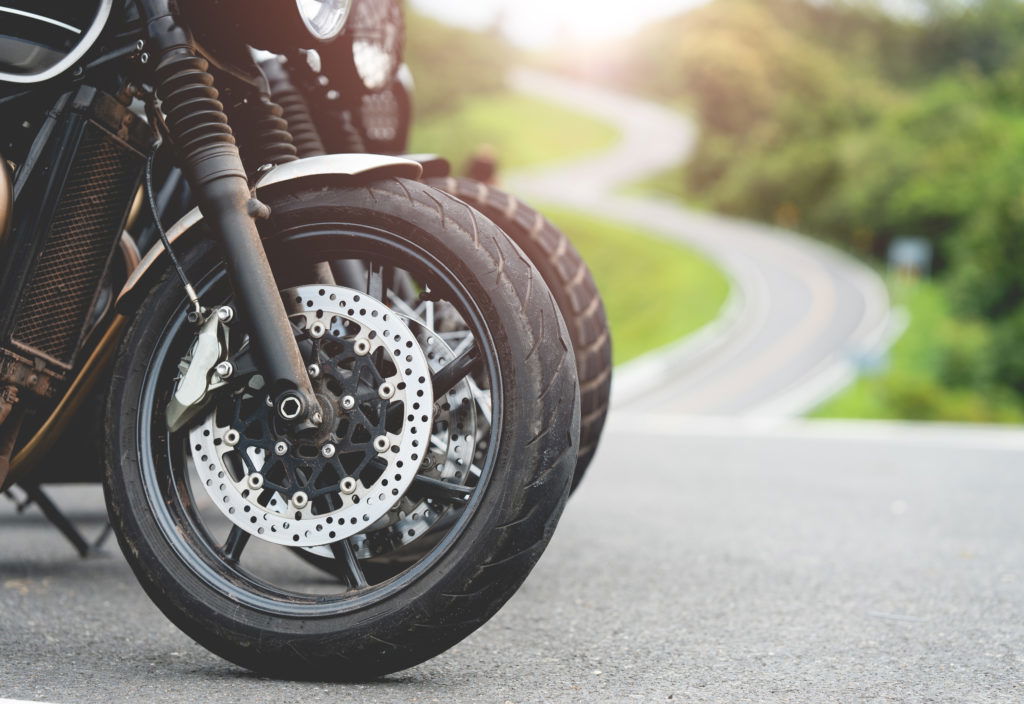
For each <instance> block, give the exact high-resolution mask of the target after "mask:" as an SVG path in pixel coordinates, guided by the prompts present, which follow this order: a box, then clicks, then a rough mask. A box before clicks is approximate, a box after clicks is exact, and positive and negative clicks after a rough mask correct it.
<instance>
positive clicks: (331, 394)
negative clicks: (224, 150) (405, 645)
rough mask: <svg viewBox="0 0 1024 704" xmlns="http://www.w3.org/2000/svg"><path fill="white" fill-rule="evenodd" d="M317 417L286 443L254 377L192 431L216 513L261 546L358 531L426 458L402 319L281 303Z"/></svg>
mask: <svg viewBox="0 0 1024 704" xmlns="http://www.w3.org/2000/svg"><path fill="white" fill-rule="evenodd" d="M282 295H283V296H284V299H285V303H286V306H287V307H288V310H289V317H290V319H291V321H292V324H293V326H294V327H295V329H296V336H297V338H298V340H299V343H300V346H302V347H303V350H304V356H306V358H307V364H309V365H310V366H311V369H312V368H313V365H315V371H316V373H315V375H314V374H313V373H312V372H311V376H313V377H314V378H313V379H312V381H313V382H314V391H315V392H316V394H317V397H318V399H319V401H320V404H321V406H322V407H323V409H324V415H325V421H324V423H323V425H322V427H321V428H320V429H319V430H318V431H315V432H313V433H311V434H307V435H305V436H300V437H291V436H289V434H288V431H287V429H285V428H281V427H280V426H279V422H278V421H277V420H276V418H275V416H274V412H273V408H271V407H269V406H267V404H266V402H265V401H266V398H267V393H266V391H264V390H262V389H261V387H262V379H260V378H259V377H254V378H253V379H252V380H250V382H249V384H248V385H247V386H246V387H245V388H243V389H240V390H237V391H235V392H234V393H233V394H232V395H231V397H229V398H230V401H231V405H232V408H231V409H230V412H227V411H228V410H229V409H225V408H224V405H225V404H223V403H221V404H218V407H217V408H215V409H214V410H213V411H211V412H210V413H209V414H207V415H206V417H205V418H204V419H203V420H202V421H200V422H199V423H197V424H196V425H194V426H193V427H192V429H191V430H190V431H189V441H190V450H191V456H192V460H193V464H194V465H195V469H196V473H197V475H198V477H199V479H200V481H201V483H202V484H203V486H204V488H205V489H206V491H207V493H208V494H209V495H210V498H211V499H212V500H213V502H214V504H215V505H216V506H217V507H218V508H219V509H220V510H221V512H222V513H223V514H224V515H225V516H226V517H227V518H228V520H230V521H231V522H232V523H234V524H235V525H236V526H238V527H240V528H242V529H243V530H245V531H246V532H248V533H250V534H252V535H255V536H257V537H259V538H261V539H263V540H266V541H268V542H272V543H277V544H279V545H290V546H295V547H307V548H308V547H316V546H323V545H329V544H330V543H333V542H336V541H339V540H344V539H346V538H349V537H351V536H353V535H355V534H357V533H360V532H362V531H365V530H366V529H367V528H368V527H370V526H372V525H374V524H375V523H376V522H377V521H378V520H380V519H381V518H382V517H384V516H385V515H386V514H388V512H389V511H390V510H391V509H392V508H393V507H394V506H395V505H396V504H397V503H398V502H399V501H401V499H402V497H403V496H404V495H405V492H406V491H407V490H408V488H409V486H410V484H411V483H412V481H413V479H414V477H415V476H416V473H417V471H418V469H419V467H420V465H421V463H422V462H423V460H424V457H425V456H427V453H428V452H429V450H430V438H431V429H432V415H433V403H434V399H433V387H432V381H431V376H430V368H431V367H430V365H429V363H428V360H427V357H426V355H425V353H424V351H423V349H422V348H421V347H420V345H419V344H418V342H417V339H416V336H415V335H414V334H413V333H412V331H411V330H410V329H409V326H408V325H407V324H406V322H405V321H404V320H403V318H402V316H400V315H398V314H396V313H394V312H393V311H392V310H391V309H389V308H388V307H387V306H386V305H385V304H383V303H382V302H380V301H378V300H376V299H374V298H372V297H370V296H368V295H367V294H366V293H364V292H361V291H356V290H353V289H349V288H345V287H341V286H318V285H311V286H299V287H296V288H292V289H288V290H286V291H283V292H282Z"/></svg>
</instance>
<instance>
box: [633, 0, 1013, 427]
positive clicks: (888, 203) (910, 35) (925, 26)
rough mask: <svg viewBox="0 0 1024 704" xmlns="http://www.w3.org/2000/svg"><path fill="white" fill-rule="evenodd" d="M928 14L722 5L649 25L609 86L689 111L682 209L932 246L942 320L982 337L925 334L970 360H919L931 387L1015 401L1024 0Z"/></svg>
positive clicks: (874, 247) (919, 411) (989, 0)
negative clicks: (702, 208)
mask: <svg viewBox="0 0 1024 704" xmlns="http://www.w3.org/2000/svg"><path fill="white" fill-rule="evenodd" d="M929 7H930V12H929V13H928V14H927V15H926V16H925V17H918V18H915V19H913V20H911V19H906V18H898V17H895V16H893V15H891V14H887V13H885V12H883V11H881V10H880V9H878V7H877V6H876V5H874V4H872V3H870V2H867V1H866V0H865V1H863V2H855V1H853V0H849V1H847V2H842V1H839V0H833V1H831V2H830V1H828V0H815V1H813V2H812V1H811V0H716V1H715V2H712V3H710V4H708V5H706V6H704V7H701V8H698V9H696V10H693V11H691V12H688V13H686V14H684V15H680V16H678V17H676V18H674V19H671V20H669V21H665V22H661V23H658V24H657V25H652V26H651V27H649V28H648V29H646V30H645V31H644V32H642V33H641V34H640V35H639V36H638V37H636V39H635V40H634V41H633V42H631V44H630V48H629V50H628V51H627V53H626V58H625V59H624V66H622V67H621V69H620V71H619V72H618V75H619V76H622V77H624V78H623V80H625V81H626V82H627V83H628V84H629V87H631V88H633V89H637V90H640V91H642V92H645V93H647V94H650V95H654V96H657V97H659V98H662V99H664V100H669V101H678V100H680V99H685V100H687V101H688V103H689V105H690V106H691V109H692V111H693V114H694V115H695V118H696V119H697V121H698V122H699V126H700V128H701V138H700V140H699V144H698V147H697V150H696V153H695V155H694V156H693V158H692V159H691V161H690V162H689V163H688V164H687V166H686V168H685V170H684V172H683V175H682V183H681V188H682V189H683V190H684V192H686V193H687V194H688V195H687V197H688V198H689V199H690V200H692V201H695V202H698V203H701V204H703V205H706V206H707V207H709V208H713V209H716V210H720V211H724V212H727V213H734V214H738V215H743V216H747V217H754V218H758V219H762V220H767V221H772V222H776V223H778V224H780V225H784V226H788V227H795V228H799V229H801V230H803V231H806V232H809V233H813V234H817V235H820V236H822V237H825V238H828V239H830V240H831V241H833V242H835V243H837V244H839V245H841V246H843V247H845V248H847V249H850V250H853V251H856V252H858V253H861V254H866V255H874V256H878V257H882V256H884V254H885V252H886V249H887V247H888V245H889V243H890V242H891V241H892V239H893V238H894V237H898V236H903V235H912V236H924V237H927V238H929V239H930V240H931V241H932V242H933V243H934V244H935V247H936V252H937V272H938V274H939V276H940V279H941V281H942V288H941V291H942V295H943V296H944V297H945V298H946V299H948V301H949V302H950V305H951V313H952V314H955V315H956V316H959V317H960V318H961V319H962V320H963V321H965V322H964V325H965V326H967V327H970V328H971V329H974V328H975V327H976V328H978V329H984V330H985V334H984V335H982V336H978V335H975V336H974V337H971V338H970V339H971V340H972V342H970V343H969V346H970V349H961V348H965V347H967V346H968V342H966V341H965V340H961V339H959V336H958V335H953V336H951V337H950V338H949V339H943V338H941V337H934V338H933V340H932V342H933V343H934V344H935V345H936V346H937V347H938V348H942V349H940V350H939V351H938V352H936V354H939V355H947V356H950V355H951V358H953V357H957V358H962V361H961V362H960V363H958V364H951V365H931V366H929V367H928V368H929V369H932V370H933V371H934V377H933V378H934V379H935V383H936V384H937V385H938V386H940V387H943V388H948V389H953V390H958V389H963V390H983V389H996V388H998V389H1003V390H1006V389H1009V390H1012V391H1014V392H1015V393H1016V395H1017V403H1018V404H1020V405H1021V407H1022V408H1024V400H1022V399H1024V353H1022V350H1024V306H1022V303H1024V238H1022V233H1024V4H1022V3H1020V2H1018V1H1017V0H975V2H970V3H963V2H958V1H955V0H948V1H943V0H933V1H932V2H931V3H929ZM965 329H966V328H965ZM972 334H973V333H972ZM967 367H970V373H967V370H966V368H967ZM918 390H919V391H920V392H921V394H922V395H923V396H924V397H928V396H929V395H930V392H928V393H925V390H924V389H923V387H919V388H918ZM1000 398H1001V397H1000ZM935 404H936V405H938V402H937V401H936V402H935ZM903 405H904V408H905V411H906V413H907V414H909V415H910V416H911V417H930V416H931V415H932V411H933V410H935V409H934V408H932V409H931V410H929V408H928V403H927V402H925V401H922V403H921V404H919V406H914V404H903ZM947 410H948V409H947ZM940 415H943V416H944V417H945V415H948V414H947V413H945V412H943V413H940ZM965 415H972V416H978V415H979V414H978V413H972V414H965ZM980 415H984V414H980Z"/></svg>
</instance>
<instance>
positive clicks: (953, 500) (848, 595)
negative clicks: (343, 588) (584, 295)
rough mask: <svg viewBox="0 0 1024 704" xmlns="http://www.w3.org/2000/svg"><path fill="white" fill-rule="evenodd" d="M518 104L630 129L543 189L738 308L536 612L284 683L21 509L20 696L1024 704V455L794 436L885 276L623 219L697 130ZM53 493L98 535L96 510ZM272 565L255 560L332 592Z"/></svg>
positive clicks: (637, 446) (675, 356)
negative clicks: (708, 267) (216, 646)
mask: <svg viewBox="0 0 1024 704" xmlns="http://www.w3.org/2000/svg"><path fill="white" fill-rule="evenodd" d="M517 81H518V82H519V83H520V84H521V85H524V86H525V85H526V84H529V86H527V87H531V86H532V87H531V90H534V91H535V92H536V91H549V92H550V91H551V90H553V89H552V85H555V86H556V87H557V88H558V90H559V91H561V93H562V94H563V95H566V96H571V97H570V98H569V99H571V100H572V101H574V102H575V103H576V104H577V105H580V106H589V107H591V108H593V109H594V110H597V109H598V107H600V106H602V105H603V107H602V108H601V110H602V112H601V114H604V115H606V116H609V117H613V116H615V115H618V116H619V117H620V118H622V119H621V120H616V121H617V123H618V124H621V125H623V126H624V127H627V128H628V129H625V134H626V143H627V144H628V145H629V146H628V148H626V147H622V148H620V149H619V150H617V154H618V156H616V157H615V159H616V162H617V163H616V162H613V161H610V160H607V159H605V158H597V159H595V160H594V161H592V162H589V166H586V167H566V169H565V170H564V172H563V175H562V176H557V174H556V175H555V176H552V175H551V173H550V172H548V173H547V174H546V175H545V174H535V175H534V176H532V177H530V178H524V179H523V181H524V182H528V183H529V184H530V187H531V188H532V189H537V190H540V191H542V192H544V191H546V194H547V195H548V198H547V200H548V202H551V201H554V200H558V201H559V202H563V203H564V202H568V203H570V204H572V203H575V204H578V205H581V206H583V207H588V208H592V209H593V210H594V211H596V212H600V213H603V214H608V215H612V216H615V217H619V218H620V219H624V220H629V221H633V222H637V223H643V224H644V225H646V226H649V227H651V228H654V229H658V230H659V231H661V232H663V233H665V234H666V236H672V237H680V238H683V239H685V240H686V241H688V242H691V243H695V244H697V245H698V246H700V247H702V248H703V249H704V250H705V251H707V252H708V253H709V254H710V255H711V256H713V257H715V259H716V260H718V261H719V262H721V263H722V265H723V266H724V267H725V268H726V269H727V270H728V271H729V273H730V274H731V275H732V277H733V279H734V281H735V282H736V287H737V289H738V290H739V293H738V294H737V297H736V298H734V300H733V302H732V303H731V304H730V306H729V309H728V311H727V314H726V316H725V318H724V319H723V322H720V323H718V324H717V325H716V326H715V327H713V328H709V330H708V331H706V332H705V333H702V334H701V335H699V336H698V338H697V339H696V340H695V341H693V340H692V341H690V342H688V343H686V344H685V345H683V346H682V347H680V348H679V349H677V350H673V351H672V352H670V353H668V354H667V355H663V356H661V357H659V358H657V359H654V360H653V361H650V360H648V361H646V362H644V363H643V364H641V365H639V366H638V367H634V370H636V371H633V372H629V373H626V374H624V375H620V378H621V377H622V376H625V377H626V378H627V380H631V381H630V383H629V384H627V385H626V386H625V387H623V386H622V385H621V384H620V386H618V387H617V389H616V392H617V393H618V394H619V398H618V406H617V410H616V411H615V412H614V413H613V415H612V417H611V420H610V422H609V426H608V430H607V433H606V436H605V440H604V442H603V445H602V448H601V451H600V452H599V454H598V456H597V459H596V462H595V464H594V465H593V466H592V469H591V472H590V474H589V475H588V477H587V480H586V481H585V482H584V484H583V486H582V487H581V489H580V491H579V492H578V493H577V494H576V495H575V496H574V497H573V499H572V501H571V502H570V504H569V506H568V508H567V510H566V513H565V516H564V518H563V520H562V523H561V525H560V527H559V530H558V532H557V533H556V535H555V537H554V540H553V542H552V544H551V547H550V549H549V550H548V552H547V553H546V554H545V555H544V557H543V559H542V560H541V562H540V564H539V565H538V567H537V569H536V570H535V572H534V574H533V575H532V576H531V578H530V579H529V580H528V581H527V582H526V584H525V585H524V587H523V588H522V589H521V590H520V592H519V593H518V594H517V595H516V596H515V597H514V598H513V599H512V601H511V602H510V603H509V604H508V605H507V606H506V607H505V608H504V609H503V610H502V611H501V612H500V613H499V614H498V615H497V616H496V617H495V618H494V619H493V620H492V621H491V622H490V623H488V624H487V625H486V626H484V627H483V628H482V629H481V630H479V631H478V632H477V633H475V634H473V635H472V636H471V637H469V638H468V639H466V640H465V641H464V642H463V643H461V644H460V645H458V646H457V647H456V648H454V649H452V650H451V651H449V652H447V653H445V654H443V655H441V656H440V657H438V658H436V659H434V660H432V661H430V662H428V663H425V664H423V665H421V666H419V667H416V668H413V669H411V670H409V671H407V672H403V673H400V674H397V675H394V676H392V677H388V678H385V679H384V680H382V681H379V682H374V683H367V684H359V685H339V684H331V683H327V682H322V683H320V682H316V683H309V682H304V683H294V682H280V681H271V680H266V679H261V678H258V677H255V676H253V675H251V674H249V673H247V672H245V671H242V670H240V669H239V668H236V667H234V666H232V665H230V664H229V663H226V662H224V661H222V660H220V659H218V658H216V657H214V656H213V655H211V654H209V653H208V652H206V651H205V650H203V649H202V648H201V647H199V646H198V645H196V644H194V643H193V642H192V641H191V640H189V639H188V638H187V637H186V636H184V635H183V634H181V633H180V632H179V631H178V630H177V629H175V628H174V626H172V625H171V624H170V622H168V621H167V620H166V619H165V618H164V617H163V616H162V615H161V614H160V613H159V612H158V611H157V609H156V608H155V607H154V606H152V604H151V603H150V602H149V600H148V599H147V598H146V596H145V595H144V594H143V592H142V590H141V589H140V588H139V586H138V585H137V584H136V582H135V580H134V578H133V576H132V575H131V573H130V571H129V569H128V567H127V565H126V563H125V562H124V560H123V558H122V557H121V555H120V553H119V551H118V550H117V547H116V546H115V545H114V544H110V545H109V546H108V547H107V549H106V550H105V551H104V552H103V553H101V554H100V555H98V556H96V557H93V558H90V559H88V560H84V561H83V560H80V559H78V558H77V557H75V556H74V555H73V554H72V551H71V550H70V548H69V547H68V546H67V545H66V544H65V543H64V542H63V541H62V539H61V538H60V537H59V536H58V534H57V533H56V532H55V531H53V530H52V529H51V528H50V527H49V526H48V525H47V524H46V523H45V522H44V521H43V519H42V518H41V517H40V515H39V513H38V511H37V510H35V509H30V510H29V511H28V512H27V513H26V514H24V515H16V514H15V511H14V507H13V504H11V503H10V502H7V501H6V500H5V499H3V498H2V497H0V530H2V536H3V537H2V539H0V698H2V697H10V698H15V699H22V700H33V701H45V702H67V703H70V702H83V703H86V702H102V703H104V704H106V703H107V702H149V701H154V702H156V701H159V702H161V704H172V703H176V702H189V703H191V702H197V701H202V702H210V703H219V702H225V703H227V702H280V701H294V702H303V703H306V702H359V703H360V704H363V703H366V704H373V703H375V702H388V703H391V702H445V703H446V704H447V703H454V704H459V703H463V702H497V703H498V704H502V703H503V702H515V703H516V704H519V703H524V702H626V701H642V702H664V701H678V702H842V703H846V702H862V701H863V702H957V703H959V702H972V701H976V702H1020V701H1022V700H1024V684H1022V683H1024V541H1022V539H1021V538H1022V536H1024V510H1022V509H1021V506H1022V497H1024V432H1022V431H1018V430H1006V429H986V428H964V427H956V426H927V425H911V424H880V423H879V424H875V423H846V422H833V421H817V422H812V421H800V420H785V419H784V418H785V417H786V416H789V415H792V414H794V413H797V412H799V410H800V409H801V408H802V407H803V406H806V405H807V404H809V403H811V401H812V399H813V398H814V397H815V396H820V395H821V394H824V393H826V392H827V391H828V389H830V388H834V386H835V385H836V384H839V383H842V381H843V380H844V379H845V378H846V377H847V376H848V375H849V374H850V372H851V368H852V366H851V365H853V364H854V361H855V360H856V357H857V355H861V354H865V353H866V352H865V350H869V349H870V348H871V346H872V345H873V344H875V342H876V340H875V338H877V337H878V336H879V335H880V333H879V332H878V330H879V329H881V328H883V327H884V326H885V325H886V322H885V321H886V318H887V309H888V303H887V301H886V300H885V297H884V292H881V291H879V286H878V283H877V279H875V278H874V277H873V275H871V274H870V272H867V271H866V270H865V269H864V268H863V267H861V266H859V265H857V264H855V263H853V262H851V261H850V260H848V259H846V258H845V257H842V256H840V255H837V254H835V253H833V252H830V251H829V250H827V249H824V248H821V247H818V246H816V245H813V244H811V243H808V242H807V241H806V240H802V239H798V238H795V237H793V236H790V235H787V234H784V233H781V232H778V231H774V230H771V229H770V228H764V227H760V226H755V225H750V224H749V223H742V222H738V221H733V220H727V219H723V218H717V217H714V216H711V215H701V214H696V213H692V212H688V211H685V210H682V209H680V208H678V207H676V206H674V205H670V204H667V203H655V202H652V201H649V200H644V199H630V198H623V197H619V196H615V195H614V194H613V190H614V188H615V186H616V184H618V183H619V182H621V180H623V179H627V178H628V179H632V178H634V177H636V178H639V177H640V176H642V175H643V174H644V173H646V172H647V171H649V170H650V169H651V168H657V167H658V166H659V165H662V166H668V165H670V164H672V163H674V162H675V161H676V160H677V159H678V158H679V156H680V155H681V154H683V153H685V149H686V148H687V144H688V143H689V140H690V139H691V137H689V136H688V133H687V131H686V130H687V129H688V127H687V124H686V123H685V121H683V122H680V120H679V118H677V117H676V116H674V115H671V114H668V113H665V112H664V111H662V110H661V109H659V108H656V107H654V106H650V105H647V104H632V103H629V102H626V101H625V99H623V98H620V97H618V96H608V95H607V94H603V93H592V94H587V93H586V90H585V89H583V88H580V87H578V86H573V87H567V86H564V85H559V84H551V83H550V79H546V78H545V77H542V76H536V75H534V76H532V77H529V76H527V77H523V76H520V77H519V78H518V79H517ZM570 91H571V92H570ZM581 91H582V92H581ZM588 95H589V97H588ZM630 106H632V107H630ZM627 108H628V109H627ZM624 121H628V123H629V124H628V125H627V124H624ZM644 134H646V135H647V136H646V138H641V137H643V135H644ZM648 140H650V142H651V144H650V145H649V144H648V143H647V142H648ZM639 153H642V154H643V155H645V156H644V157H643V159H641V158H639V157H637V156H636V155H637V154H639ZM659 159H660V160H661V161H660V162H659ZM574 172H575V176H574V177H573V179H571V180H570V181H569V183H572V184H574V187H573V188H568V189H566V188H563V185H562V184H561V183H560V181H561V179H562V178H566V179H568V178H569V175H571V174H573V173H574ZM544 179H550V181H549V184H550V188H545V187H544ZM531 192H533V191H531ZM600 194H603V195H604V196H605V197H604V198H603V199H602V198H600V197H598V196H599V195H600ZM851 360H854V361H851ZM656 384H657V385H660V386H661V387H662V390H661V391H660V392H658V393H654V392H653V391H652V389H654V388H655V385H656ZM638 390H639V391H641V392H642V393H636V392H637V391H638ZM631 391H632V392H634V393H633V395H632V396H630V392H631ZM701 413H703V414H714V415H719V416H720V417H718V418H714V417H698V414H701ZM53 493H54V496H55V497H56V499H57V501H58V502H59V503H60V504H62V505H64V506H69V507H72V509H73V510H72V511H71V513H72V515H73V517H74V518H75V520H76V521H78V522H79V523H80V524H81V525H82V526H83V527H84V528H85V529H87V530H89V531H91V532H92V533H93V534H95V533H97V532H99V530H100V529H101V527H102V525H103V522H104V514H103V507H102V499H101V496H100V493H99V491H98V489H95V488H89V487H86V488H76V487H59V488H56V489H54V491H53ZM275 554H276V552H274V553H266V554H264V553H261V552H260V551H259V550H255V549H253V548H252V547H251V548H250V550H248V551H247V552H246V559H250V558H251V559H253V560H256V561H258V562H262V563H264V565H265V566H269V567H276V568H277V569H280V570H283V571H287V572H288V573H289V574H291V575H294V577H295V578H296V579H303V580H309V581H322V579H323V578H322V577H320V576H318V575H317V574H316V573H314V572H311V571H308V570H307V568H305V566H304V565H302V564H301V563H299V562H298V561H297V560H295V559H294V558H293V557H291V556H289V555H285V556H284V557H283V558H282V557H281V556H280V555H278V556H277V558H276V559H275V558H273V557H271V555H275ZM303 570H307V571H305V572H304V571H303ZM325 674H329V673H325Z"/></svg>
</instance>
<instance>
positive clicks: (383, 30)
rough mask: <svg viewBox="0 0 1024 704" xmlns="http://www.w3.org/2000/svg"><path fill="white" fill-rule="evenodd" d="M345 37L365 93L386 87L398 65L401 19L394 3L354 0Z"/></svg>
mask: <svg viewBox="0 0 1024 704" xmlns="http://www.w3.org/2000/svg"><path fill="white" fill-rule="evenodd" d="M346 34H348V35H349V36H350V37H351V49H352V63H353V68H354V69H355V73H356V76H357V77H358V78H359V80H360V82H362V84H363V86H364V87H365V88H366V90H370V91H377V90H382V89H383V88H385V87H387V85H388V84H389V83H391V80H392V79H393V78H394V77H395V72H396V71H398V67H399V66H400V65H401V63H402V49H403V44H404V42H405V18H404V16H403V15H402V7H401V5H400V4H399V3H398V2H397V1H396V0H354V7H353V9H352V17H351V20H350V22H349V26H348V29H347V30H346Z"/></svg>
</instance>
